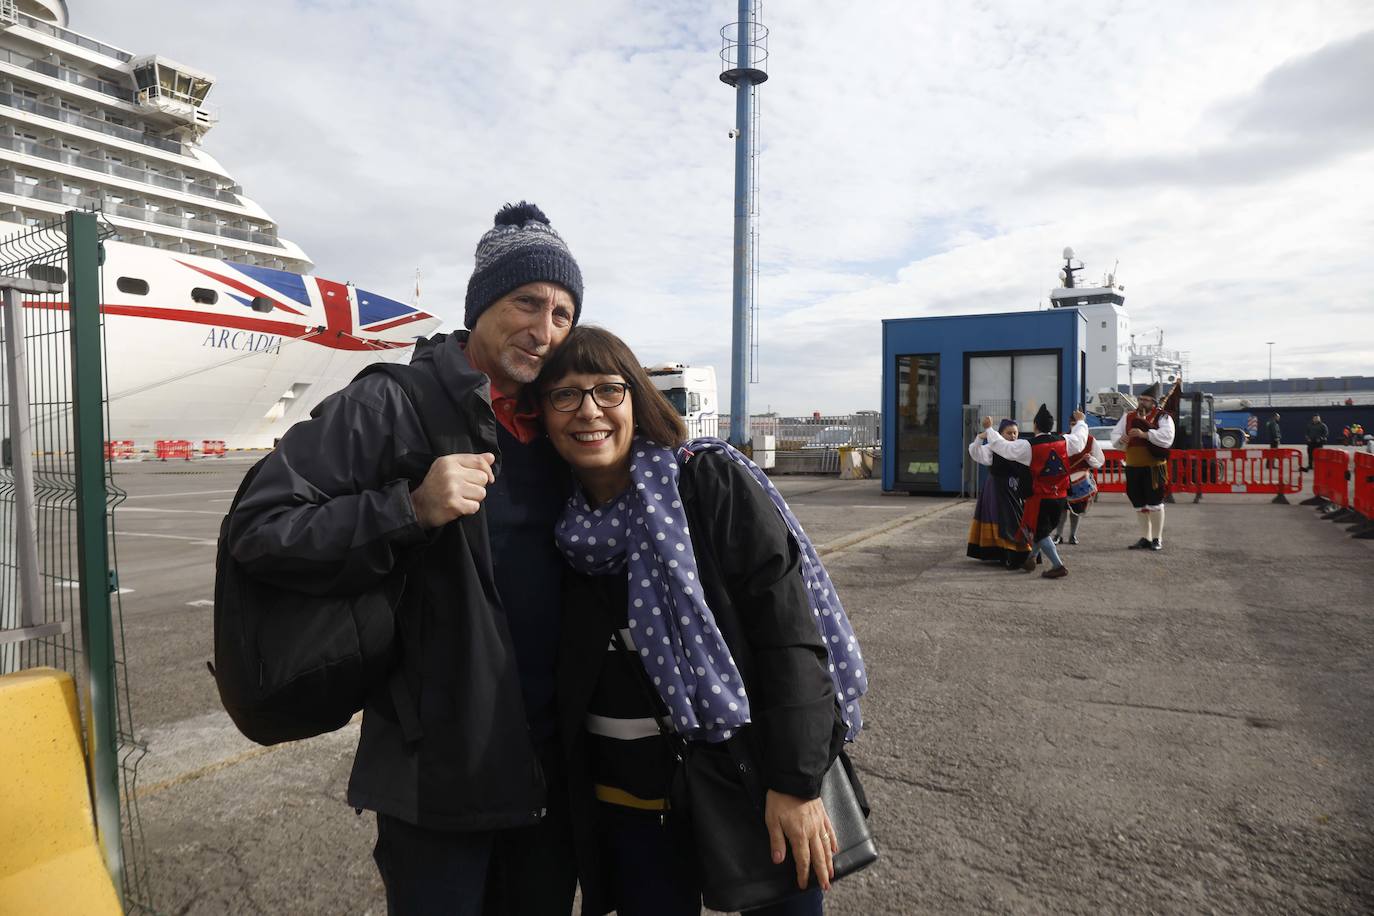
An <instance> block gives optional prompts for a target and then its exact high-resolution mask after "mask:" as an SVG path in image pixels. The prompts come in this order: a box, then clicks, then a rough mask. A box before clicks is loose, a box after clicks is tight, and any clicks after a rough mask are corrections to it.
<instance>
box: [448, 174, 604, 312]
mask: <svg viewBox="0 0 1374 916" xmlns="http://www.w3.org/2000/svg"><path fill="white" fill-rule="evenodd" d="M494 222H495V225H494V226H492V228H491V229H489V230H488V231H487V232H486V234H485V235H483V236H482V239H481V241H479V242H478V243H477V255H476V261H477V263H476V265H475V266H474V267H473V270H472V277H471V279H469V280H468V295H467V301H466V303H465V307H464V309H463V324H464V326H465V327H467V328H468V330H472V328H474V327H476V326H477V318H478V316H480V315H481V314H482V313H483V312H485V311H486V310H487V307H488V306H489V305H491V304H492V303H493V302H495V301H496V300H497V299H500V298H501V297H502V296H504V295H505V294H506V293H508V292H510V291H511V290H513V289H515V288H516V287H520V286H524V285H525V284H526V283H535V282H537V281H539V280H545V281H547V282H549V283H557V284H558V285H559V286H561V287H563V288H564V289H566V290H567V291H568V292H569V293H571V294H572V300H573V324H576V323H577V319H578V317H579V316H580V315H581V314H582V270H581V269H580V268H579V267H578V266H577V259H576V258H574V257H573V256H572V252H571V251H569V250H568V246H567V244H566V243H565V242H564V241H563V239H562V237H561V236H560V235H559V234H558V233H557V232H554V231H553V226H551V225H549V218H548V217H547V216H545V215H544V211H542V210H540V209H539V208H538V207H536V206H535V205H534V204H531V203H526V202H525V201H523V200H522V201H520V203H518V204H514V205H512V204H506V205H505V206H504V207H502V208H501V209H500V211H499V212H497V214H496V219H495V221H494Z"/></svg>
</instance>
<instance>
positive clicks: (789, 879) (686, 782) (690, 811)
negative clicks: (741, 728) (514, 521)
mask: <svg viewBox="0 0 1374 916" xmlns="http://www.w3.org/2000/svg"><path fill="white" fill-rule="evenodd" d="M612 638H613V640H614V642H615V645H616V647H617V648H618V649H619V650H620V651H622V652H625V653H626V654H627V655H628V656H629V657H630V658H631V659H632V661H633V662H634V665H633V667H634V669H635V670H636V671H638V672H639V673H640V678H639V681H640V686H641V687H642V688H643V689H644V691H645V693H646V694H647V696H648V698H649V700H650V701H651V704H652V708H653V709H654V710H656V711H658V710H661V709H662V702H661V700H660V699H659V697H658V694H657V693H656V692H655V691H654V689H653V687H652V686H651V685H650V684H649V679H648V674H647V673H646V672H645V671H644V669H643V666H642V665H641V664H640V661H639V657H638V655H636V654H635V653H634V652H631V651H630V650H629V648H628V647H627V646H626V645H625V643H624V642H623V641H622V639H621V637H620V633H619V632H618V631H613V636H612ZM654 721H655V722H657V723H658V730H659V733H660V734H661V735H662V736H663V737H664V738H665V739H667V741H668V743H669V745H670V746H671V747H673V748H674V752H675V757H676V759H677V767H676V771H675V773H674V774H673V785H672V788H671V791H670V793H669V799H668V804H669V808H670V810H671V811H672V813H673V815H674V816H676V817H681V818H682V819H683V821H684V822H685V825H686V826H687V827H688V829H689V830H690V834H691V845H692V847H693V849H694V852H695V855H696V860H697V862H696V864H697V880H698V882H699V883H700V885H701V899H702V902H703V903H705V904H706V906H707V907H709V908H710V909H713V910H721V911H724V912H738V911H743V910H751V909H756V908H757V907H762V906H769V905H771V904H774V903H781V902H782V901H784V900H787V899H788V898H790V897H794V896H796V895H798V894H801V893H803V891H802V890H801V889H799V888H798V887H797V866H796V862H795V860H794V859H793V857H792V851H791V849H790V848H789V849H788V850H787V855H786V856H785V857H784V858H783V861H782V863H781V864H774V863H773V854H772V842H771V840H770V839H769V836H768V827H767V826H766V824H765V823H764V819H763V815H764V805H765V801H766V798H767V791H768V790H767V786H765V785H764V782H763V779H762V775H761V774H760V772H759V768H758V765H757V764H756V762H755V761H754V759H753V754H752V752H751V750H750V748H749V744H748V741H747V740H746V738H745V736H744V734H743V733H742V732H741V734H739V735H737V736H735V737H734V738H731V739H730V740H728V741H724V742H721V743H720V744H708V743H706V742H699V741H687V740H685V739H684V738H683V737H682V736H681V735H679V734H677V732H675V731H673V730H672V728H671V726H670V725H669V724H668V722H667V721H666V718H665V717H664V716H663V715H661V714H656V715H655V716H654ZM856 785H858V780H857V777H856V776H855V774H854V768H853V764H852V763H850V760H849V756H848V755H847V754H845V753H844V751H841V752H840V754H839V756H838V757H836V758H835V760H834V761H832V762H831V764H830V769H828V770H827V771H826V773H825V776H824V777H823V778H822V780H821V795H820V797H821V801H822V803H823V804H824V805H825V811H826V813H827V814H828V815H829V816H830V823H831V826H833V827H834V828H835V840H836V842H837V844H838V845H839V852H837V853H835V855H834V856H833V859H832V861H833V864H834V866H835V878H834V880H836V881H838V880H839V879H841V878H843V877H845V876H846V875H851V874H853V873H854V872H856V871H860V870H861V869H864V868H867V867H868V866H870V865H872V864H873V863H874V862H876V861H877V860H878V847H877V844H876V843H875V842H874V839H873V833H872V831H871V830H870V829H869V826H868V808H867V805H866V803H864V802H862V801H861V796H862V791H863V790H862V789H861V788H860V789H858V790H856V788H855V787H856ZM814 880H815V876H814V875H812V876H811V878H810V879H809V881H808V887H809V886H811V885H810V883H809V882H810V881H814Z"/></svg>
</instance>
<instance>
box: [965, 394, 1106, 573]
mask: <svg viewBox="0 0 1374 916" xmlns="http://www.w3.org/2000/svg"><path fill="white" fill-rule="evenodd" d="M983 428H984V429H991V428H992V417H985V418H983ZM1087 438H1088V427H1087V425H1086V424H1085V425H1083V426H1081V427H1079V428H1077V429H1075V430H1074V431H1073V432H1071V433H1069V434H1068V435H1067V436H1060V435H1057V434H1055V432H1054V414H1052V413H1050V411H1049V408H1047V407H1046V406H1045V405H1044V404H1041V405H1040V410H1039V411H1037V412H1036V414H1035V435H1034V436H1033V437H1031V438H1030V439H1018V440H1016V441H1014V442H1009V441H1007V440H1006V439H1002V438H1001V437H999V436H996V435H989V436H988V448H989V449H991V450H992V452H993V454H995V455H1001V456H1002V457H1003V458H1006V459H1008V460H1010V461H1015V462H1017V463H1019V464H1023V465H1026V466H1027V467H1029V468H1030V474H1031V495H1030V497H1029V498H1028V499H1027V500H1026V508H1025V511H1024V512H1023V514H1022V518H1021V527H1022V529H1023V530H1024V531H1025V532H1027V537H1028V540H1030V541H1031V542H1032V543H1034V544H1035V547H1034V548H1033V549H1032V551H1031V553H1030V554H1029V555H1028V556H1027V557H1026V561H1025V563H1024V565H1023V566H1022V568H1023V569H1025V570H1026V571H1027V572H1030V571H1031V570H1034V569H1035V564H1036V563H1037V562H1039V558H1040V556H1041V555H1042V554H1043V555H1044V556H1047V557H1049V558H1050V568H1049V569H1047V570H1045V572H1043V573H1041V576H1042V577H1043V578H1046V579H1062V578H1063V577H1064V576H1067V575H1068V574H1069V571H1068V570H1067V569H1066V568H1065V567H1064V563H1063V561H1061V560H1060V559H1059V551H1058V550H1056V549H1055V545H1054V529H1055V528H1057V527H1058V526H1059V519H1060V517H1061V516H1062V515H1063V514H1064V511H1065V503H1066V501H1067V499H1066V498H1067V496H1068V492H1069V455H1071V454H1077V453H1078V452H1081V451H1083V448H1084V445H1085V443H1086V442H1087Z"/></svg>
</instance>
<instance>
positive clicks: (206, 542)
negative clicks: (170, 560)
mask: <svg viewBox="0 0 1374 916" xmlns="http://www.w3.org/2000/svg"><path fill="white" fill-rule="evenodd" d="M115 537H117V538H163V539H165V540H168V541H190V542H191V543H192V544H200V545H203V546H209V547H216V546H218V545H219V541H217V540H215V539H214V538H193V537H187V536H186V535H184V534H149V533H146V532H143V531H116V532H115Z"/></svg>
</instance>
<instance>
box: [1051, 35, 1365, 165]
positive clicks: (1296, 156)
mask: <svg viewBox="0 0 1374 916" xmlns="http://www.w3.org/2000/svg"><path fill="white" fill-rule="evenodd" d="M1371 86H1374V30H1371V31H1368V32H1364V33H1362V34H1360V35H1356V36H1353V37H1351V38H1348V39H1345V40H1342V41H1336V42H1332V43H1331V44H1329V45H1326V46H1324V47H1321V48H1319V49H1317V50H1316V51H1313V52H1312V53H1310V54H1306V55H1303V56H1300V57H1298V58H1295V59H1293V60H1290V61H1287V62H1285V63H1283V64H1281V65H1279V66H1278V67H1276V68H1275V69H1274V70H1272V71H1270V72H1269V73H1268V74H1267V75H1266V76H1265V77H1264V79H1263V80H1261V81H1260V82H1259V84H1258V85H1257V86H1256V87H1255V88H1254V89H1253V91H1251V92H1248V93H1246V94H1245V95H1243V96H1240V97H1238V98H1235V99H1230V100H1227V101H1225V102H1221V103H1218V104H1217V105H1215V106H1214V107H1213V109H1212V110H1211V111H1210V112H1208V113H1207V115H1206V120H1207V121H1209V122H1210V124H1208V125H1207V127H1206V128H1203V127H1202V126H1201V125H1200V126H1199V132H1200V133H1202V132H1204V130H1207V131H1216V130H1218V129H1220V131H1221V132H1222V134H1223V135H1222V137H1221V138H1220V139H1218V140H1217V141H1215V142H1212V143H1210V144H1207V145H1205V146H1202V147H1200V148H1197V149H1192V150H1185V151H1181V152H1173V151H1169V152H1159V153H1146V154H1143V155H1138V156H1128V157H1100V156H1099V157H1080V158H1076V159H1074V160H1071V161H1069V162H1065V163H1062V164H1060V165H1058V166H1056V167H1055V168H1054V169H1051V170H1047V171H1046V172H1045V173H1044V174H1043V175H1041V176H1037V179H1036V180H1042V181H1044V180H1048V181H1058V180H1063V179H1065V178H1069V177H1072V178H1073V179H1074V180H1077V181H1080V182H1084V183H1091V184H1096V185H1099V186H1102V187H1112V188H1119V187H1122V186H1135V187H1140V186H1145V185H1171V184H1172V185H1199V186H1215V185H1229V184H1257V183H1260V182H1266V181H1271V180H1273V179H1276V178H1282V177H1284V176H1287V175H1292V174H1295V173H1298V172H1301V171H1303V170H1304V169H1308V168H1312V167H1314V166H1319V165H1322V164H1324V163H1326V162H1330V161H1332V160H1334V159H1339V158H1341V157H1343V156H1347V155H1350V154H1352V153H1356V152H1360V151H1362V150H1367V149H1370V148H1371V147H1374V105H1371V104H1370V87H1371Z"/></svg>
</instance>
